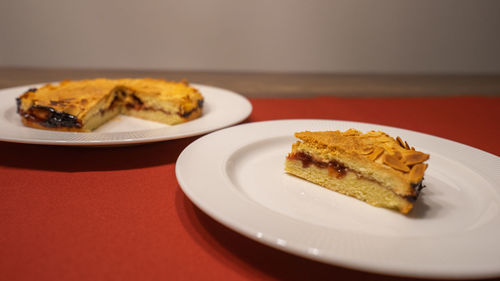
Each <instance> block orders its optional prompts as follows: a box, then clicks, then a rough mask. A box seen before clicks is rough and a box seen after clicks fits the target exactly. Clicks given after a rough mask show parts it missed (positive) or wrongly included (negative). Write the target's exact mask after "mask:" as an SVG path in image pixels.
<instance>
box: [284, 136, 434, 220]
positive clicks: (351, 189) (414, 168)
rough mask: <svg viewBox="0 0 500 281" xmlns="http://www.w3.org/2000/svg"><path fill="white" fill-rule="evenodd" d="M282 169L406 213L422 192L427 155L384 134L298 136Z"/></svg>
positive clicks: (329, 187) (332, 188)
mask: <svg viewBox="0 0 500 281" xmlns="http://www.w3.org/2000/svg"><path fill="white" fill-rule="evenodd" d="M295 136H296V137H297V138H298V139H300V140H299V141H297V142H296V143H294V144H293V145H292V151H291V152H290V153H289V154H288V156H287V157H286V161H285V171H286V172H288V173H290V174H292V175H295V176H298V177H300V178H303V179H306V180H308V181H311V182H313V183H316V184H318V185H321V186H323V187H326V188H328V189H330V190H333V191H336V192H339V193H342V194H345V195H349V196H352V197H354V198H357V199H359V200H362V201H365V202H367V203H369V204H371V205H374V206H378V207H384V208H389V209H394V210H397V211H399V212H401V213H403V214H407V213H408V212H409V211H410V210H411V209H412V208H413V205H414V202H415V201H416V200H417V197H418V195H419V193H420V190H421V189H422V187H423V185H422V180H423V177H424V172H425V170H426V169H427V164H426V163H424V162H425V161H426V160H427V159H429V154H426V153H423V152H419V151H416V150H415V149H414V148H413V147H410V146H409V145H408V143H407V142H403V141H402V140H401V138H399V137H397V138H396V139H394V138H392V137H390V136H389V135H387V134H386V133H384V132H376V131H370V132H367V133H362V132H360V131H357V130H355V129H349V130H347V131H345V132H340V131H322V132H309V131H305V132H298V133H295Z"/></svg>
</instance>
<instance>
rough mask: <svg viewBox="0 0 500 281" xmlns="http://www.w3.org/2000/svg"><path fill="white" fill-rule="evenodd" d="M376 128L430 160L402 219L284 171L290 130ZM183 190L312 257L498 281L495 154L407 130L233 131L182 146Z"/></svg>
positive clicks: (251, 233)
mask: <svg viewBox="0 0 500 281" xmlns="http://www.w3.org/2000/svg"><path fill="white" fill-rule="evenodd" d="M349 128H355V129H358V130H361V131H364V132H366V131H368V130H381V131H384V132H386V133H388V134H389V135H391V136H393V137H396V136H400V137H401V138H402V139H403V140H406V141H408V143H409V144H410V145H411V146H414V147H415V148H416V149H417V150H420V151H423V152H426V153H429V154H430V155H431V158H430V160H429V161H428V163H429V168H428V169H427V171H426V174H425V179H424V184H425V186H426V188H424V189H423V191H422V194H421V196H420V197H419V199H418V201H417V203H416V206H415V208H414V210H413V211H412V212H411V213H410V214H409V215H407V216H405V215H402V214H400V213H397V212H395V211H391V210H387V209H383V208H377V207H373V206H371V205H368V204H366V203H364V202H361V201H359V200H356V199H354V198H351V197H348V196H344V195H342V194H339V193H336V192H332V191H329V190H327V189H325V188H322V187H319V186H317V185H315V184H312V183H310V182H307V181H305V180H302V179H300V178H297V177H294V176H291V175H289V174H287V173H285V172H284V161H285V157H286V155H287V154H288V153H289V152H290V151H291V146H292V144H293V143H294V142H295V141H296V139H295V138H294V136H293V134H294V132H298V131H305V130H309V131H322V130H341V131H344V130H347V129H349ZM176 174H177V179H178V181H179V184H180V186H181V188H182V190H183V191H184V192H185V194H186V195H187V196H188V197H189V198H190V199H191V200H192V201H193V203H194V204H196V205H197V206H198V207H199V208H200V209H202V210H203V211H204V212H206V213H207V214H208V215H210V216H211V217H213V218H214V219H216V220H218V221H219V222H221V223H223V224H224V225H226V226H228V227H229V228H231V229H233V230H235V231H237V232H239V233H242V234H243V235H246V236H248V237H250V238H252V239H255V240H256V241H259V242H261V243H264V244H267V245H269V246H272V247H275V248H278V249H281V250H284V251H286V252H289V253H293V254H296V255H299V256H303V257H306V258H310V259H313V260H317V261H321V262H326V263H331V264H335V265H340V266H345V267H349V268H354V269H359V270H363V271H369V272H376V273H383V274H391V275H398V276H409V277H426V278H479V277H492V276H499V275H500V254H499V253H500V243H498V237H500V186H499V183H500V158H499V157H497V156H494V155H492V154H489V153H486V152H484V151H481V150H478V149H475V148H472V147H469V146H466V145H463V144H460V143H456V142H453V141H449V140H445V139H442V138H438V137H435V136H430V135H426V134H422V133H417V132H413V131H408V130H403V129H398V128H393V127H387V126H381V125H375V124H366V123H357V122H344V121H331V120H281V121H269V122H258V123H249V124H244V125H239V126H235V127H231V128H227V129H224V130H220V131H217V132H214V133H211V134H209V135H206V136H204V137H202V138H200V139H198V140H196V141H194V142H193V143H191V144H190V145H189V146H188V147H187V148H186V149H185V150H184V151H183V152H182V153H181V155H180V156H179V158H178V160H177V164H176Z"/></svg>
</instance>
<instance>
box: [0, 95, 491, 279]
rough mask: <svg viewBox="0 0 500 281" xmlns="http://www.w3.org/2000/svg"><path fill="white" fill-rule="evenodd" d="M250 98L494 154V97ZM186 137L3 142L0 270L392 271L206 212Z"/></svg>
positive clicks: (288, 275)
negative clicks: (261, 238)
mask: <svg viewBox="0 0 500 281" xmlns="http://www.w3.org/2000/svg"><path fill="white" fill-rule="evenodd" d="M251 102H252V104H253V107H254V110H253V112H252V114H251V116H250V117H249V118H248V119H247V120H246V121H245V122H256V121H264V120H274V119H289V118H318V119H336V120H351V121H362V122H370V123H376V124H382V125H390V126H396V127H400V128H405V129H410V130H415V131H419V132H424V133H428V134H432V135H435V136H439V137H443V138H447V139H451V140H454V141H458V142H461V143H464V144H467V145H470V146H474V147H476V148H479V149H482V150H485V151H487V152H490V153H492V154H495V155H497V156H498V155H500V145H499V139H500V113H499V112H500V98H498V97H489V98H488V97H451V98H450V97H448V98H335V97H319V98H307V99H271V98H265V99H252V100H251ZM195 139H196V137H192V138H187V139H180V140H173V141H167V142H160V143H152V144H145V145H138V146H131V147H107V148H88V147H87V148H86V147H57V146H40V145H29V144H14V143H5V142H0V222H1V226H0V230H1V234H0V279H1V280H162V279H163V280H165V279H167V280H249V279H251V280H283V279H285V280H333V279H347V278H349V279H363V280H365V279H366V280H392V279H395V278H394V277H390V276H384V275H377V274H370V273H365V272H360V271H356V270H351V269H345V268H341V267H337V266H332V265H327V264H322V263H318V262H314V261H310V260H307V259H304V258H300V257H296V256H294V255H290V254H287V253H284V252H281V251H279V250H276V249H273V248H270V247H267V246H264V245H261V244H259V243H257V242H255V241H253V240H250V239H248V238H246V237H244V236H242V235H240V234H238V233H236V232H233V231H231V230H230V229H228V228H226V227H225V226H223V225H221V224H220V223H218V222H216V221H215V220H214V219H212V218H210V217H209V216H207V215H206V214H204V213H203V212H202V211H200V210H199V209H198V208H197V207H196V206H194V205H193V204H192V203H191V201H190V200H189V199H188V198H187V197H186V196H185V195H184V193H183V192H182V190H181V189H180V187H179V185H178V183H177V180H176V177H175V161H176V159H177V157H178V156H179V154H180V152H181V151H182V150H183V149H184V148H185V147H186V146H187V145H188V144H189V143H191V142H192V141H194V140H195ZM408 142H409V143H410V144H411V140H408ZM408 254H411V253H408ZM415 266H417V267H418V264H416V265H415Z"/></svg>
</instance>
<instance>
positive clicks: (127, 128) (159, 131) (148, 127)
mask: <svg viewBox="0 0 500 281" xmlns="http://www.w3.org/2000/svg"><path fill="white" fill-rule="evenodd" d="M39 86H41V85H30V86H23V87H16V88H9V89H3V90H0V128H1V130H0V141H8V142H19V143H33V144H50V145H92V146H97V145H126V144H137V143H146V142H155V141H164V140H171V139H178V138H183V137H190V136H195V135H200V134H204V133H208V132H211V131H214V130H217V129H220V128H224V127H227V126H230V125H233V124H236V123H238V122H241V121H243V120H244V119H245V118H247V117H248V116H249V115H250V113H251V111H252V105H251V104H250V102H249V101H248V100H247V99H246V98H244V97H243V96H240V95H239V94H236V93H234V92H231V91H228V90H225V89H220V88H215V87H210V86H204V85H197V84H194V85H193V86H194V87H195V88H197V89H198V90H199V91H200V92H201V93H202V95H203V96H204V98H205V102H204V105H203V115H202V116H201V117H200V118H198V119H195V120H192V121H189V122H186V123H182V124H178V125H174V126H169V125H165V124H161V123H157V122H152V121H146V120H142V119H138V118H133V117H129V116H123V115H120V116H117V117H116V118H115V119H113V120H111V121H109V122H108V123H106V124H104V125H103V126H101V127H99V128H98V129H97V130H95V131H94V132H91V133H78V132H55V131H50V130H40V129H33V128H28V127H25V126H24V125H23V124H22V123H21V120H20V117H19V115H18V114H17V113H16V102H15V98H16V97H18V96H19V95H21V94H22V93H24V92H25V91H26V90H28V89H29V88H33V87H39Z"/></svg>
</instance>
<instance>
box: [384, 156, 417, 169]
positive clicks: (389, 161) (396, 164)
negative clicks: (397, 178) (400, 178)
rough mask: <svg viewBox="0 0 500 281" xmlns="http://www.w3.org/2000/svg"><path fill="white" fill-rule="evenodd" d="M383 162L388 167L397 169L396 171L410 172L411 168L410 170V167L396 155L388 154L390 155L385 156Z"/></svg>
mask: <svg viewBox="0 0 500 281" xmlns="http://www.w3.org/2000/svg"><path fill="white" fill-rule="evenodd" d="M383 162H384V164H386V165H387V166H389V167H391V168H393V169H396V170H399V171H402V172H409V171H410V168H408V166H406V165H405V164H403V162H401V161H400V160H399V159H398V157H397V156H396V155H394V154H388V153H386V154H384V158H383Z"/></svg>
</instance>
